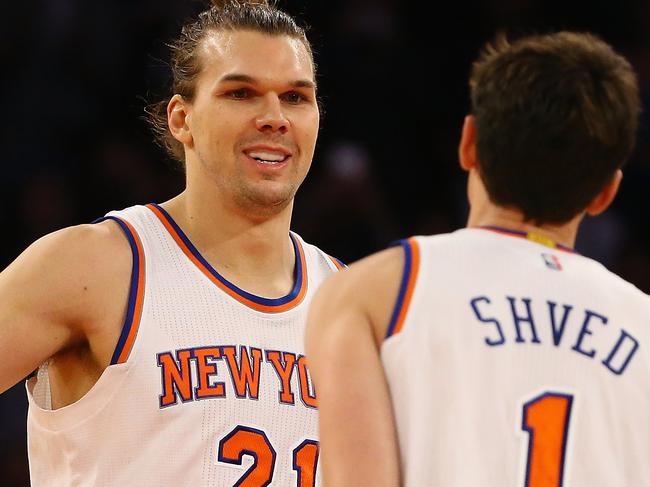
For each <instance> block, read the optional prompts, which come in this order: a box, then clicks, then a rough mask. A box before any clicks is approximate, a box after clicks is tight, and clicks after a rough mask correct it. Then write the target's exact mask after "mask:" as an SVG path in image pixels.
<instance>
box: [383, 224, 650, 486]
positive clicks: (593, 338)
mask: <svg viewBox="0 0 650 487" xmlns="http://www.w3.org/2000/svg"><path fill="white" fill-rule="evenodd" d="M522 237H523V238H522ZM525 237H526V236H525V234H517V233H515V232H509V231H507V230H503V229H497V228H472V229H463V230H459V231H457V232H454V233H451V234H447V235H441V236H435V237H417V238H412V239H409V240H408V241H404V242H402V245H403V246H404V249H405V255H406V262H407V265H406V266H405V272H404V276H403V280H402V286H401V289H400V296H399V299H398V304H397V306H396V309H395V312H394V315H393V319H392V321H391V324H390V327H389V330H388V333H387V338H386V340H385V342H384V343H383V345H382V349H381V357H382V362H383V364H384V367H385V370H386V375H387V379H388V383H389V386H390V391H391V396H392V401H393V407H394V413H395V417H396V423H397V430H398V436H399V446H400V449H401V459H402V474H403V479H404V485H405V486H407V487H415V486H417V487H422V486H444V487H479V486H480V487H637V486H648V485H650V355H649V353H648V350H649V349H648V348H647V347H648V346H649V345H650V298H649V297H648V296H646V295H644V294H643V293H642V292H641V291H639V290H638V289H637V288H635V287H634V286H632V285H631V284H629V283H627V282H625V281H623V280H622V279H620V278H619V277H617V276H616V275H614V274H612V273H611V272H609V271H607V270H606V269H605V268H604V267H603V266H602V265H600V264H599V263H597V262H595V261H593V260H590V259H588V258H586V257H583V256H580V255H578V254H576V253H573V252H572V251H570V249H565V248H550V247H548V246H545V245H541V244H540V243H538V242H535V241H531V240H530V237H529V239H527V238H525Z"/></svg>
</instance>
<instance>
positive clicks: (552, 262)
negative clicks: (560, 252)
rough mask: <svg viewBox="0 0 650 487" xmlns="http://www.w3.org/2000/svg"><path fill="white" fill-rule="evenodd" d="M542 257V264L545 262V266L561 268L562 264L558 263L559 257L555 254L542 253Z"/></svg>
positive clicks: (558, 269) (554, 268)
mask: <svg viewBox="0 0 650 487" xmlns="http://www.w3.org/2000/svg"><path fill="white" fill-rule="evenodd" d="M542 258H543V259H544V264H546V267H548V268H549V269H553V270H554V271H561V270H562V264H561V263H560V259H559V258H558V256H557V255H553V254H542Z"/></svg>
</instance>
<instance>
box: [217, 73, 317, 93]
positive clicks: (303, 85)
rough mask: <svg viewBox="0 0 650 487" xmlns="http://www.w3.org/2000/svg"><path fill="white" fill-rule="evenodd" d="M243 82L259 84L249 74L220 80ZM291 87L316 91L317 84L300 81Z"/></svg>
mask: <svg viewBox="0 0 650 487" xmlns="http://www.w3.org/2000/svg"><path fill="white" fill-rule="evenodd" d="M233 81H234V82H241V83H248V84H251V85H257V84H259V81H258V80H257V79H256V78H253V77H252V76H249V75H247V74H240V73H231V74H226V75H224V76H222V77H221V79H220V80H219V82H220V83H227V82H233ZM289 84H290V85H291V86H293V87H294V88H310V89H314V90H315V89H316V83H314V82H313V81H311V80H308V79H299V80H296V81H291V82H289Z"/></svg>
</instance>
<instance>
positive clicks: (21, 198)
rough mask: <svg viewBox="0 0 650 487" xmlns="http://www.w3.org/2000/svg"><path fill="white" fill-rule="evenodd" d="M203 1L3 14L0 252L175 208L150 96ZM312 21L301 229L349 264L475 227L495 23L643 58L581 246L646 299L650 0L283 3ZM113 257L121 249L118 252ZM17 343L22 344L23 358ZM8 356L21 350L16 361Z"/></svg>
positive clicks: (1, 444) (20, 412)
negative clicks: (466, 135) (484, 87)
mask: <svg viewBox="0 0 650 487" xmlns="http://www.w3.org/2000/svg"><path fill="white" fill-rule="evenodd" d="M203 5H204V4H202V3H201V2H198V1H190V0H128V1H127V0H104V1H100V2H95V1H87V0H24V1H22V2H11V3H10V4H7V5H4V8H3V15H2V16H0V65H1V66H2V67H3V70H2V71H3V74H2V75H1V76H0V88H1V89H0V100H1V102H0V106H2V107H4V108H5V109H6V110H5V115H4V116H3V117H2V119H3V120H2V130H0V141H1V147H4V149H3V150H4V154H3V156H2V161H3V163H4V166H3V167H4V169H3V177H2V178H1V179H0V224H1V225H2V227H3V228H4V229H5V230H4V231H3V232H2V239H1V240H0V263H1V264H2V267H3V268H4V267H5V266H6V265H8V264H9V263H10V262H11V261H12V260H13V259H14V258H15V257H16V256H17V255H18V254H19V253H20V252H21V251H22V250H23V249H24V248H25V247H26V246H28V245H29V244H30V243H31V242H32V241H34V240H35V239H37V238H39V237H41V236H43V235H44V234H46V233H49V232H52V231H54V230H56V229H59V228H61V227H64V226H68V225H75V224H79V223H85V222H90V221H92V220H94V219H95V218H97V217H99V216H102V215H103V214H104V213H106V212H107V211H109V210H111V209H120V208H124V207H126V206H130V205H132V204H136V203H148V202H162V201H164V200H166V199H168V198H170V197H172V196H174V195H175V194H177V193H179V192H180V191H181V190H182V188H183V184H184V181H183V174H182V172H181V171H180V170H179V169H178V168H177V165H176V164H174V163H173V162H171V161H169V160H168V159H167V157H166V156H165V154H164V153H163V151H162V150H161V149H159V148H158V147H157V146H155V145H154V144H153V142H152V137H151V135H150V133H149V131H148V128H147V126H146V124H145V123H144V121H143V107H144V105H145V104H146V103H147V102H149V101H157V100H158V98H159V97H161V96H163V94H164V93H165V88H166V86H167V84H168V82H169V78H168V73H169V70H168V69H167V67H166V61H167V60H168V49H167V47H166V45H165V43H166V42H168V41H170V40H171V39H173V38H175V37H176V36H177V34H178V32H179V30H180V27H181V25H182V24H183V23H185V21H187V20H188V19H189V18H190V17H191V16H193V15H195V14H196V13H198V12H199V11H200V10H202V9H203ZM280 5H281V6H283V7H284V8H285V9H286V10H287V11H289V12H290V13H292V14H294V15H296V16H298V18H299V19H301V20H302V22H303V24H308V25H310V26H311V30H310V31H309V37H310V40H311V41H312V43H313V45H314V50H315V55H316V61H317V63H318V71H319V78H318V82H319V91H320V97H321V99H322V102H323V104H324V107H325V110H324V114H323V120H322V129H321V134H320V139H319V143H318V146H317V151H316V157H315V159H314V164H313V168H312V172H311V174H310V176H309V177H308V178H307V181H306V182H305V184H304V185H303V187H302V189H301V190H300V192H299V194H298V196H297V199H296V208H295V212H294V223H293V229H294V230H295V231H297V232H298V233H300V234H301V235H302V236H303V237H304V238H305V239H306V240H307V241H309V242H311V243H314V244H316V245H318V246H319V247H321V248H323V249H325V250H326V251H327V252H328V253H330V254H332V255H335V256H337V257H338V258H340V259H341V260H343V261H344V262H347V263H350V262H352V261H354V260H356V259H358V258H359V257H361V256H363V255H365V254H367V253H369V252H372V251H376V250H379V249H381V248H383V247H385V246H386V245H387V244H389V243H390V242H391V241H393V240H395V239H398V238H402V237H406V236H410V235H412V234H427V233H439V232H447V231H450V230H453V229H456V228H458V227H461V226H463V225H464V223H465V218H466V216H467V204H466V200H465V178H464V174H463V173H462V171H461V170H460V169H459V167H458V163H457V158H456V149H457V142H458V139H459V135H460V129H461V126H462V122H463V117H464V115H465V114H466V113H467V111H468V106H469V99H468V89H467V79H468V74H469V70H470V65H471V62H472V61H473V60H474V58H475V57H476V56H477V54H478V52H479V50H480V47H481V46H482V44H483V43H484V42H485V41H486V40H489V39H491V38H492V37H493V36H494V34H495V32H496V31H497V30H505V31H506V32H509V33H511V34H514V35H520V34H527V33H545V32H550V31H555V30H561V29H572V30H589V31H592V32H595V33H597V34H599V35H600V36H601V37H603V38H604V39H605V40H606V41H608V42H609V43H611V44H612V45H613V46H614V47H615V48H616V49H617V50H618V51H619V52H621V53H623V54H624V55H626V57H627V58H628V59H629V60H630V61H631V63H632V64H633V65H634V67H635V68H636V70H637V72H638V74H639V79H640V84H641V91H642V97H643V101H644V108H645V110H646V113H645V115H644V116H643V119H642V127H641V132H640V134H639V142H638V147H637V150H636V153H635V155H634V156H633V158H632V160H631V161H630V163H629V165H628V167H627V169H626V171H625V178H624V180H623V185H622V191H621V194H620V197H619V198H618V200H617V201H616V203H615V204H614V207H613V208H612V209H611V210H610V211H608V212H607V213H606V214H605V215H603V216H601V217H598V218H596V219H593V220H588V221H587V222H586V223H585V224H584V227H583V228H582V230H581V233H580V235H579V239H578V243H577V250H578V251H579V252H581V253H583V254H586V255H588V256H591V257H594V258H596V259H597V260H599V261H601V262H602V263H604V264H605V265H606V266H607V267H609V268H610V269H611V270H613V271H614V272H617V273H618V274H620V275H622V276H623V277H624V278H625V279H627V280H629V281H631V282H632V283H634V284H636V285H637V286H638V287H639V288H641V289H643V290H644V291H646V292H650V226H649V225H648V224H647V223H646V221H645V218H647V217H648V210H649V209H650V204H649V203H648V199H647V198H648V188H649V187H650V136H649V132H648V114H647V111H648V108H649V103H650V2H648V1H647V0H637V1H635V0H628V1H626V2H613V1H611V0H609V1H606V0H591V1H589V2H573V1H571V0H564V1H558V0H485V1H481V2H472V1H468V0H465V1H463V2H445V3H444V4H443V5H441V6H435V5H434V2H401V1H397V0H329V1H325V0H311V1H307V0H302V1H281V2H280ZM107 258H110V257H109V256H107ZM16 353H20V352H19V351H16ZM5 359H6V360H11V357H5ZM26 410H27V405H26V399H25V392H24V387H23V385H22V384H19V385H18V386H16V387H14V388H13V389H11V390H9V391H7V392H6V393H4V394H3V395H1V396H0V485H2V486H7V487H9V486H27V485H29V480H28V470H27V455H26V433H25V421H26Z"/></svg>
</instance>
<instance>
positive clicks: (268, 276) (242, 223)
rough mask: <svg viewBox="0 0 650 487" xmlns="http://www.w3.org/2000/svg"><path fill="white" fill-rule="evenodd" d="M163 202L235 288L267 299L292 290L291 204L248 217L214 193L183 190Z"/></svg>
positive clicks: (194, 242) (196, 245)
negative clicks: (272, 212)
mask: <svg viewBox="0 0 650 487" xmlns="http://www.w3.org/2000/svg"><path fill="white" fill-rule="evenodd" d="M162 206H163V208H164V209H165V210H167V211H168V212H169V214H170V215H171V216H172V218H174V220H175V221H176V222H177V223H178V225H179V226H180V227H181V228H182V230H183V231H184V232H185V233H186V234H187V236H188V238H189V239H190V240H191V241H192V243H193V244H194V246H195V247H196V248H197V249H198V250H199V252H201V254H202V255H203V257H204V258H205V259H206V260H207V261H208V262H209V263H210V264H211V265H212V266H213V267H214V268H215V269H216V270H217V272H219V273H220V274H221V275H222V276H223V277H225V278H226V279H228V280H229V281H231V282H233V283H234V284H235V285H237V286H238V287H241V288H242V289H244V290H246V291H248V292H251V293H253V294H258V295H260V296H263V297H271V298H273V297H281V296H284V295H285V294H288V292H289V291H290V290H291V288H292V286H293V272H294V265H295V253H294V249H293V245H292V243H291V240H290V238H289V225H290V222H291V212H292V205H291V204H290V205H288V206H287V208H285V209H283V210H282V211H280V212H279V213H278V214H277V215H274V216H271V217H267V218H264V219H259V218H256V219H252V218H249V217H247V216H246V213H245V212H244V211H236V210H235V209H233V208H229V207H227V206H226V205H224V204H223V203H221V202H220V200H219V198H218V197H213V198H210V197H207V198H206V197H205V195H199V196H194V195H193V194H191V193H190V192H188V191H185V192H183V193H181V194H180V195H178V196H177V197H175V198H173V199H171V200H169V201H167V202H165V203H163V204H162Z"/></svg>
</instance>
